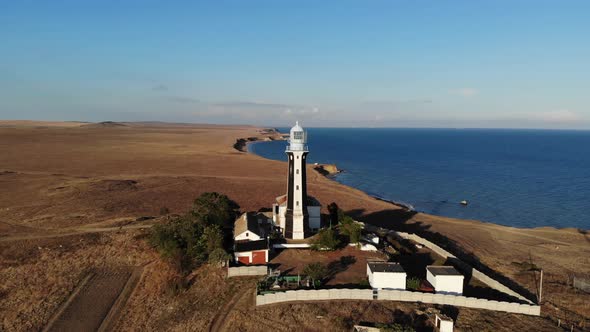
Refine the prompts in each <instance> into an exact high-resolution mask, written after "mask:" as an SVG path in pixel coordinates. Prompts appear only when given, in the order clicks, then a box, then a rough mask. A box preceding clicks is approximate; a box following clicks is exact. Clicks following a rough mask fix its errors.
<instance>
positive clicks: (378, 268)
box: [367, 262, 406, 290]
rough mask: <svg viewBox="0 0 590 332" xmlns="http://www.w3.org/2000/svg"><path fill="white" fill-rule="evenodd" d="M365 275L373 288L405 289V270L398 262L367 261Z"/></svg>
mask: <svg viewBox="0 0 590 332" xmlns="http://www.w3.org/2000/svg"><path fill="white" fill-rule="evenodd" d="M367 277H368V278H369V284H371V287H373V288H374V289H401V290H405V289H406V271H404V268H403V267H402V266H401V265H399V264H398V263H391V262H368V263H367Z"/></svg>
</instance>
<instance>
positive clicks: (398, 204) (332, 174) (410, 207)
mask: <svg viewBox="0 0 590 332" xmlns="http://www.w3.org/2000/svg"><path fill="white" fill-rule="evenodd" d="M262 130H265V129H262ZM273 130H274V131H275V132H276V133H279V134H280V135H281V136H282V137H285V135H287V134H284V133H280V132H279V131H278V130H277V129H273ZM287 136H288V135H287ZM262 137H265V136H262ZM240 140H246V141H247V142H246V144H245V145H244V148H245V149H244V150H243V151H242V152H246V153H248V154H251V155H255V156H258V157H260V158H263V159H265V160H273V161H277V160H275V159H269V158H266V157H263V156H262V155H259V154H256V153H255V152H253V151H252V150H251V149H250V145H251V144H254V143H255V144H258V143H265V142H269V141H273V140H274V139H270V140H268V139H259V138H258V137H256V138H254V139H253V138H252V137H249V138H247V139H240ZM283 140H284V139H283ZM278 161H280V160H278ZM325 165H329V166H333V167H334V168H336V169H338V171H337V172H324V171H322V169H321V168H322V167H323V166H325ZM309 166H312V168H313V170H315V171H316V172H317V173H319V174H320V175H322V176H324V177H325V178H327V179H329V180H332V181H334V182H336V183H338V184H340V185H343V186H345V187H347V188H351V189H354V190H358V191H361V192H363V193H364V194H366V195H367V196H369V197H371V198H372V199H374V200H377V201H381V202H385V203H388V204H391V205H393V206H396V207H398V208H401V209H404V210H406V211H408V212H414V213H421V214H424V215H428V216H432V217H439V218H448V219H456V220H465V221H471V222H477V223H485V224H491V225H497V226H501V227H509V228H514V229H523V230H525V229H554V230H576V231H578V232H585V233H590V229H584V228H581V227H574V226H564V227H558V226H551V225H540V226H530V227H524V226H512V225H506V224H500V223H496V222H494V221H488V220H479V219H468V218H461V217H454V216H445V215H437V214H431V213H428V212H424V211H420V210H417V209H416V208H415V207H414V206H413V205H412V204H410V203H404V202H401V201H396V200H393V199H389V198H384V197H381V196H379V195H375V194H371V193H370V192H367V191H365V190H362V189H359V188H356V187H354V186H351V185H348V184H345V183H342V182H340V181H338V180H337V177H338V175H339V174H341V173H342V172H345V171H344V170H341V169H339V168H337V165H335V164H315V165H314V164H310V165H309Z"/></svg>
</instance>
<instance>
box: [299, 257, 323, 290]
mask: <svg viewBox="0 0 590 332" xmlns="http://www.w3.org/2000/svg"><path fill="white" fill-rule="evenodd" d="M303 273H304V274H305V275H307V276H308V277H309V278H311V280H312V282H313V285H314V287H315V281H316V280H317V281H321V280H322V279H324V278H325V277H327V276H328V268H327V267H326V266H325V265H324V264H322V263H318V262H315V263H310V264H308V265H306V266H305V268H303Z"/></svg>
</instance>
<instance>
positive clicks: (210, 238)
mask: <svg viewBox="0 0 590 332" xmlns="http://www.w3.org/2000/svg"><path fill="white" fill-rule="evenodd" d="M201 239H202V241H203V245H204V246H205V248H207V252H213V251H214V250H215V249H220V248H223V232H222V231H221V228H220V227H219V226H218V225H210V226H207V227H205V229H204V230H203V236H202V237H201Z"/></svg>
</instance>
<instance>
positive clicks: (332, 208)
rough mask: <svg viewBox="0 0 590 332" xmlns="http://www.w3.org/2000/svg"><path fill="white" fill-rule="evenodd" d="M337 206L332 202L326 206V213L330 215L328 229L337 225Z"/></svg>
mask: <svg viewBox="0 0 590 332" xmlns="http://www.w3.org/2000/svg"><path fill="white" fill-rule="evenodd" d="M338 210H339V208H338V204H336V203H335V202H332V203H330V204H328V212H329V213H330V227H332V225H336V224H338Z"/></svg>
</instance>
